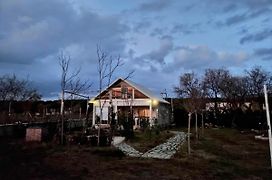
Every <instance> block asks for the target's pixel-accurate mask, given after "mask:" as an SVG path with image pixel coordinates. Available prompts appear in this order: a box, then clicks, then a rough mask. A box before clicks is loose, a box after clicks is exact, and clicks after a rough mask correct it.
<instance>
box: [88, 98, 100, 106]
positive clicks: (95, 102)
mask: <svg viewBox="0 0 272 180" xmlns="http://www.w3.org/2000/svg"><path fill="white" fill-rule="evenodd" d="M89 103H92V104H94V105H98V101H96V100H95V99H91V100H90V101H89Z"/></svg>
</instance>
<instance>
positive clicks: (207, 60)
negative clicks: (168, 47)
mask: <svg viewBox="0 0 272 180" xmlns="http://www.w3.org/2000/svg"><path fill="white" fill-rule="evenodd" d="M247 59H248V55H247V54H246V53H245V52H237V53H230V52H224V51H223V52H220V51H218V52H217V51H214V50H212V49H210V48H209V47H207V46H191V47H188V46H185V47H180V48H178V49H177V50H176V51H175V53H174V61H173V62H171V63H169V64H167V66H166V68H165V71H166V72H170V71H175V70H179V69H181V68H183V69H187V70H188V69H191V70H196V69H198V70H201V69H205V68H208V67H209V68H216V67H222V66H226V67H230V66H239V65H241V64H242V63H244V61H246V60H247Z"/></svg>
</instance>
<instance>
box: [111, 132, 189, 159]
mask: <svg viewBox="0 0 272 180" xmlns="http://www.w3.org/2000/svg"><path fill="white" fill-rule="evenodd" d="M171 132H172V133H174V134H175V136H174V137H172V138H169V139H168V140H167V141H166V142H165V143H163V144H160V145H158V146H156V147H154V148H152V149H150V150H149V151H147V152H146V153H141V152H139V151H137V150H136V149H134V148H133V147H131V146H129V145H128V144H126V143H124V142H121V143H119V144H115V145H114V146H115V147H117V148H118V149H120V150H121V151H123V152H124V153H125V154H126V155H128V156H131V157H144V158H157V159H170V158H171V157H172V156H173V155H174V154H175V153H176V152H177V150H178V149H179V147H180V145H182V144H183V143H184V142H185V138H186V134H185V133H184V132H178V131H171Z"/></svg>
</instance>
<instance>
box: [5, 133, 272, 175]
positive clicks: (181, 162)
mask: <svg viewBox="0 0 272 180" xmlns="http://www.w3.org/2000/svg"><path fill="white" fill-rule="evenodd" d="M166 133H167V132H166ZM139 135H140V134H139ZM137 136H138V134H137V133H136V137H137ZM143 136H146V135H143ZM145 138H146V140H144V139H145ZM145 138H141V139H142V140H139V141H138V140H137V141H138V142H140V141H142V142H145V141H149V140H148V136H146V137H145ZM191 140H192V143H191V145H192V152H191V156H190V157H188V156H187V147H186V144H184V145H183V146H181V149H180V151H179V152H178V153H177V154H176V155H175V156H174V157H173V158H172V159H170V160H158V159H145V158H131V157H127V156H124V154H123V153H122V152H120V151H119V150H116V149H115V148H112V147H90V146H82V145H81V146H78V145H70V146H56V145H53V144H46V143H42V144H35V143H32V144H26V143H24V142H23V141H20V140H17V141H14V140H8V139H0V141H1V143H0V179H109V178H110V179H139V178H144V179H270V178H271V177H272V171H271V169H270V168H269V166H270V162H269V147H268V143H267V142H263V141H256V140H254V134H252V133H251V132H243V133H241V132H240V131H237V130H234V129H212V128H211V129H206V131H205V137H204V138H200V139H199V140H198V141H195V138H194V137H192V138H191ZM132 143H133V142H132Z"/></svg>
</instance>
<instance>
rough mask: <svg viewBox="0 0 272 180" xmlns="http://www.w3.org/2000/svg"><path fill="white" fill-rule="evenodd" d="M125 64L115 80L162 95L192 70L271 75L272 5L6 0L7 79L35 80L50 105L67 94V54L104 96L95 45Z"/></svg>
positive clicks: (1, 47)
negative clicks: (63, 88) (63, 86)
mask: <svg viewBox="0 0 272 180" xmlns="http://www.w3.org/2000/svg"><path fill="white" fill-rule="evenodd" d="M97 45H99V46H100V47H101V48H102V49H103V51H104V52H106V53H107V54H108V55H110V56H112V57H117V56H119V55H120V57H121V59H122V61H123V62H124V65H123V66H121V67H119V69H118V70H117V71H116V73H115V74H114V76H113V79H114V78H118V77H125V76H126V75H127V74H128V73H129V72H131V71H135V72H134V74H133V76H132V77H131V79H130V80H132V81H134V82H136V83H138V84H141V85H143V86H145V87H147V88H149V89H150V90H152V91H154V92H155V93H157V94H159V93H160V92H163V91H165V89H166V91H167V93H168V94H169V96H174V93H173V87H174V86H177V85H178V79H179V76H180V75H181V74H182V73H185V72H195V73H199V74H201V73H203V72H204V70H205V69H207V68H222V67H224V68H227V69H229V70H230V71H231V73H233V74H236V75H239V74H242V73H244V70H246V69H250V68H252V67H254V66H262V67H263V68H264V69H265V70H267V71H271V69H272V0H240V1H237V0H190V1H185V0H137V1H135V0H47V1H44V0H24V1H22V0H8V1H7V0H0V76H2V75H5V74H15V75H17V77H19V78H24V79H25V78H28V79H29V81H30V82H31V84H32V85H33V86H34V87H35V88H37V89H38V90H39V91H40V92H41V93H42V96H43V99H57V98H58V97H59V92H60V77H61V69H60V66H59V60H58V55H59V54H60V52H64V53H65V54H67V55H69V56H70V57H71V65H70V68H71V71H73V69H78V68H80V69H81V73H80V78H81V79H82V80H88V81H89V82H91V83H93V86H92V87H91V90H90V92H89V93H88V94H89V95H90V96H93V95H94V94H96V93H95V92H97V90H98V80H99V78H98V71H97V54H96V47H97Z"/></svg>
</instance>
